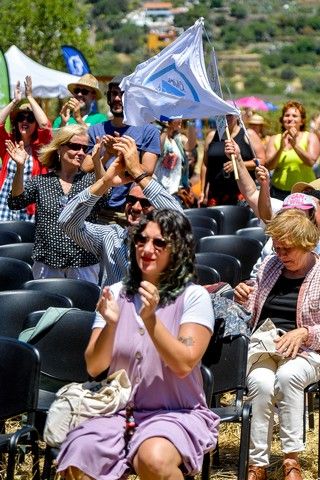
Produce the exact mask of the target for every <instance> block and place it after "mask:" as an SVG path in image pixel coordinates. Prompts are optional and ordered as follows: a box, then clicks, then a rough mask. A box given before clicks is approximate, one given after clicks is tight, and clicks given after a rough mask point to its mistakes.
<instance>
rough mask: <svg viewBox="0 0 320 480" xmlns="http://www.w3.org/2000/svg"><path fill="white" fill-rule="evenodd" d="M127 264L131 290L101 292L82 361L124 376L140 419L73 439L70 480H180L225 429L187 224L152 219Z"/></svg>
mask: <svg viewBox="0 0 320 480" xmlns="http://www.w3.org/2000/svg"><path fill="white" fill-rule="evenodd" d="M130 259H131V261H130V264H129V272H128V276H127V278H126V279H125V281H124V282H120V283H117V284H114V285H112V286H111V287H106V288H104V290H103V293H102V296H101V298H100V300H99V302H98V305H97V312H98V313H97V316H96V319H95V322H94V324H93V331H92V335H91V339H90V341H89V345H88V347H87V350H86V353H85V356H86V362H87V368H88V372H89V374H90V375H91V376H93V377H96V376H98V375H99V374H100V373H101V372H103V371H104V370H106V369H107V368H109V374H111V373H113V372H115V371H117V370H119V369H121V368H124V369H126V371H127V373H128V376H129V378H130V380H131V383H132V394H131V399H130V408H131V410H132V412H133V418H130V419H129V420H130V423H128V421H127V424H126V412H125V411H120V412H118V413H116V414H114V415H112V416H110V417H96V418H94V419H90V420H88V421H85V422H84V423H82V424H81V425H80V426H78V427H77V428H75V429H74V430H72V431H71V432H70V433H69V434H68V436H67V438H66V440H65V442H64V443H63V445H62V448H61V451H60V454H59V457H58V471H59V472H60V474H62V477H63V478H67V479H68V480H71V479H73V478H79V479H80V478H81V479H82V480H87V479H92V478H93V479H99V480H116V479H119V478H121V477H122V476H123V475H125V474H126V473H130V471H132V469H134V470H135V472H136V473H137V474H138V475H139V478H140V480H146V479H148V480H149V479H150V480H151V479H153V480H157V479H172V480H181V479H183V475H184V474H185V473H188V474H196V473H197V472H199V471H200V470H201V465H202V459H203V455H204V453H205V452H208V451H210V450H212V449H213V448H214V447H215V445H216V441H217V433H218V423H219V422H218V418H217V417H216V415H215V414H214V413H212V412H211V411H210V410H209V409H208V407H207V405H206V401H205V395H204V392H203V385H202V378H201V372H200V360H201V358H202V356H203V354H204V352H205V350H206V348H207V346H208V344H209V341H210V337H211V335H212V332H213V325H214V318H213V310H212V305H211V301H210V297H209V294H208V293H207V291H206V290H205V289H204V288H203V287H201V286H200V285H195V284H194V283H192V280H193V278H194V275H195V273H194V240H193V236H192V232H191V226H190V224H189V221H188V220H187V219H186V217H184V215H183V214H181V213H180V212H176V211H173V210H158V211H156V210H154V211H153V212H151V213H149V214H148V215H147V216H146V217H144V218H143V219H142V220H141V221H140V223H139V225H138V226H137V227H135V230H134V231H133V232H132V237H131V243H130ZM127 413H128V409H127ZM127 420H128V419H127ZM126 428H127V430H126ZM128 428H129V429H130V432H129V431H128ZM128 433H131V435H127V434H128ZM132 433H133V434H132Z"/></svg>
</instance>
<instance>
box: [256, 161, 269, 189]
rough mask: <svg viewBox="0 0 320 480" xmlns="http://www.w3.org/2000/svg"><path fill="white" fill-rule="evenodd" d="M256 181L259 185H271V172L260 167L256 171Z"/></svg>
mask: <svg viewBox="0 0 320 480" xmlns="http://www.w3.org/2000/svg"><path fill="white" fill-rule="evenodd" d="M255 174H256V179H257V182H258V183H259V185H264V184H266V185H269V183H270V174H269V170H268V169H267V168H266V167H264V166H263V165H259V166H258V167H256V170H255Z"/></svg>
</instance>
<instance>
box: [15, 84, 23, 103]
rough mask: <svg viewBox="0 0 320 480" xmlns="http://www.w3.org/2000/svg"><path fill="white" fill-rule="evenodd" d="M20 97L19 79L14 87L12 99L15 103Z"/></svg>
mask: <svg viewBox="0 0 320 480" xmlns="http://www.w3.org/2000/svg"><path fill="white" fill-rule="evenodd" d="M21 98H22V93H21V85H20V82H19V80H18V81H17V83H16V86H15V88H14V101H15V103H19V102H20V100H21Z"/></svg>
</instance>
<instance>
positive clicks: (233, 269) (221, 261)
mask: <svg viewBox="0 0 320 480" xmlns="http://www.w3.org/2000/svg"><path fill="white" fill-rule="evenodd" d="M212 238H215V237H212ZM196 264H199V265H207V266H208V267H212V268H214V269H215V270H217V272H218V273H219V275H220V279H221V281H222V282H227V283H229V284H230V285H231V287H235V286H236V285H238V283H239V282H240V278H241V263H240V261H239V260H238V259H237V258H235V257H233V256H231V255H226V254H224V253H216V252H201V253H196Z"/></svg>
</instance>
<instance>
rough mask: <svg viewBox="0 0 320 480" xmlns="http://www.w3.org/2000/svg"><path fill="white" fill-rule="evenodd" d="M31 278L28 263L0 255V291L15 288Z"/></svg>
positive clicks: (30, 269)
mask: <svg viewBox="0 0 320 480" xmlns="http://www.w3.org/2000/svg"><path fill="white" fill-rule="evenodd" d="M32 279H33V274H32V268H31V266H30V265H29V263H26V262H24V261H23V260H18V259H17V258H10V257H0V291H4V290H15V289H17V290H18V289H19V288H21V287H22V285H23V284H24V283H25V282H28V280H32Z"/></svg>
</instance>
